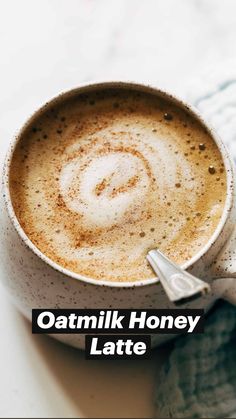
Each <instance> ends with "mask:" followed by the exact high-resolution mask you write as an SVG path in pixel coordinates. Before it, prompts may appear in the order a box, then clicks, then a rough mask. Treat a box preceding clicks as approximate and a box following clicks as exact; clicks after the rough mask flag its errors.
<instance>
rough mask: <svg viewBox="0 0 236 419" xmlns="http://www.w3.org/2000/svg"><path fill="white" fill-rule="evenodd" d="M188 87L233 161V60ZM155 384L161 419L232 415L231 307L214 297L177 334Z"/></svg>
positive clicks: (235, 316)
mask: <svg viewBox="0 0 236 419" xmlns="http://www.w3.org/2000/svg"><path fill="white" fill-rule="evenodd" d="M188 87H189V88H188V90H187V94H186V99H187V100H188V102H189V103H191V102H192V104H193V105H195V106H196V107H197V108H198V109H199V110H200V112H201V113H202V114H203V115H204V116H205V118H206V119H207V120H208V121H209V122H210V123H211V125H213V126H214V127H215V128H216V129H217V131H218V133H219V134H220V136H221V138H222V139H223V140H224V141H225V143H226V144H227V146H228V148H229V149H230V151H231V153H232V156H233V158H234V160H235V161H236V64H235V63H228V64H227V65H225V67H224V69H218V70H217V71H212V72H210V74H209V75H205V74H204V75H203V76H202V77H200V78H198V79H197V80H195V81H194V82H193V83H191V84H190V85H189V86H188ZM158 383H159V385H158V386H157V388H156V393H155V402H156V405H157V407H158V408H157V409H158V415H159V417H161V418H170V417H173V418H192V419H195V418H236V307H234V306H232V305H230V304H229V303H226V302H223V301H219V302H218V303H217V304H216V305H215V307H214V309H213V310H212V311H211V312H210V313H209V314H208V316H207V320H206V327H205V333H204V334H202V335H191V336H183V337H180V338H178V339H177V340H176V341H175V342H174V346H173V350H172V352H171V354H170V356H169V358H168V360H167V361H166V363H165V364H164V365H163V368H162V371H161V373H160V375H159V377H158ZM160 383H161V385H160Z"/></svg>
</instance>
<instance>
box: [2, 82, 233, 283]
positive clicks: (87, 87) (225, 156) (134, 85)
mask: <svg viewBox="0 0 236 419" xmlns="http://www.w3.org/2000/svg"><path fill="white" fill-rule="evenodd" d="M104 88H121V89H127V90H128V89H131V90H134V91H143V92H146V93H151V94H154V95H156V96H158V97H162V98H164V99H166V100H167V101H170V102H171V103H173V104H175V105H177V106H179V107H180V108H182V109H184V110H185V111H187V112H188V113H190V114H191V115H192V116H193V118H194V119H196V120H198V121H199V122H200V124H201V125H202V126H203V127H204V128H205V129H206V130H207V132H208V133H209V134H210V135H211V137H212V138H213V140H214V142H215V143H216V145H217V148H218V150H219V151H220V154H221V157H222V160H223V163H224V167H225V171H226V183H227V188H226V199H225V204H224V209H223V211H222V214H221V218H220V221H219V223H218V225H217V227H216V229H215V231H214V233H213V234H212V236H211V237H210V238H209V240H208V241H207V243H206V244H205V245H204V246H203V247H202V248H201V249H200V250H199V251H198V252H197V253H196V254H195V255H194V256H193V257H192V258H191V259H189V260H188V261H186V262H184V263H183V264H181V268H182V269H189V268H190V267H192V266H193V265H194V264H195V263H196V262H197V261H199V260H200V259H201V258H202V257H203V256H204V255H205V254H206V253H207V252H208V250H209V249H210V248H211V246H212V245H213V244H214V243H215V242H216V240H217V239H218V237H219V235H220V233H221V232H222V230H223V228H224V226H225V224H226V222H227V220H228V217H229V214H230V211H231V209H232V207H233V197H234V168H233V164H232V160H231V158H230V156H229V152H228V149H227V147H226V146H225V144H224V142H223V141H222V140H221V138H220V137H219V135H218V134H217V132H216V130H215V129H214V128H213V127H212V126H211V124H209V122H206V120H205V118H203V116H202V115H201V114H200V112H199V111H198V110H197V109H196V108H195V107H194V106H192V105H189V104H188V103H186V102H185V101H184V100H182V99H180V98H179V97H178V96H176V95H175V94H174V95H173V94H171V93H169V92H168V91H167V90H163V89H160V88H159V87H156V86H153V85H152V84H147V83H140V82H135V81H123V80H121V81H116V80H115V81H113V80H112V81H110V80H107V81H93V82H87V83H80V84H79V85H77V86H76V87H73V88H72V89H69V90H65V91H62V92H61V93H59V94H57V95H55V96H53V97H52V98H51V99H49V100H47V101H46V102H44V103H43V105H41V106H39V107H37V108H36V110H35V111H33V112H32V113H31V115H30V116H29V117H28V118H27V119H26V121H25V122H24V124H23V125H22V126H21V127H20V129H18V130H17V132H16V134H15V136H14V137H13V139H12V140H11V141H10V144H9V147H8V151H7V154H6V157H5V160H4V165H3V178H2V182H3V197H4V201H5V205H6V208H7V211H8V215H9V217H10V220H11V222H12V224H13V226H14V228H15V230H16V232H17V233H18V235H19V237H20V239H21V240H22V241H23V243H24V244H25V246H26V247H27V248H28V249H30V250H31V251H32V252H33V253H34V254H35V255H36V256H38V257H39V258H40V259H41V260H42V261H43V262H44V263H46V264H47V265H49V266H50V267H51V268H53V269H55V270H57V271H59V272H60V273H62V274H64V275H66V276H67V277H69V278H73V279H76V280H78V281H83V282H85V283H89V284H93V285H98V286H105V287H117V288H135V287H142V286H148V285H153V284H155V283H159V282H160V280H159V278H158V277H153V278H148V279H143V280H134V281H111V280H100V279H94V278H89V277H86V276H84V275H81V274H79V273H76V272H73V271H70V270H69V269H66V268H64V267H63V266H61V265H59V264H58V263H56V262H54V261H53V260H52V259H50V258H49V257H48V256H46V254H44V253H43V252H41V250H39V248H38V247H37V246H36V245H35V244H34V243H33V242H32V241H31V240H30V238H29V237H28V236H27V234H26V233H25V231H24V229H23V228H22V227H21V225H20V222H19V220H18V218H17V216H16V213H15V210H14V207H13V204H12V200H11V194H10V187H9V174H10V167H11V162H12V157H13V153H14V150H15V147H16V145H17V143H18V141H20V139H21V136H22V134H23V133H24V131H25V129H27V128H28V127H30V126H31V125H32V124H33V122H34V120H35V118H37V117H38V116H40V115H41V114H42V113H43V112H44V111H45V110H47V109H48V108H49V107H50V106H52V105H53V104H57V103H59V102H60V101H63V100H66V99H68V98H70V97H72V96H74V95H76V94H78V95H79V94H83V93H86V92H90V91H96V90H102V89H104Z"/></svg>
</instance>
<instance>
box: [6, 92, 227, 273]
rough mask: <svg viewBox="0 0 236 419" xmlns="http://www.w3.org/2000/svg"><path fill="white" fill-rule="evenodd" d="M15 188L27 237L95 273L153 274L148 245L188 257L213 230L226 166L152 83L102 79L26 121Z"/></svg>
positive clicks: (201, 131) (79, 269)
mask: <svg viewBox="0 0 236 419" xmlns="http://www.w3.org/2000/svg"><path fill="white" fill-rule="evenodd" d="M10 191H11V198H12V202H13V206H14V210H15V213H16V216H17V218H18V220H19V222H20V224H21V226H22V228H23V229H24V231H25V233H26V234H27V235H28V237H29V238H30V240H31V241H32V242H33V243H34V244H35V246H37V247H38V248H39V249H40V250H41V252H43V253H44V254H45V255H47V256H48V257H49V258H50V259H52V260H53V261H55V262H56V263H58V264H59V265H61V266H63V267H65V268H67V269H69V270H71V271H74V272H76V273H79V274H81V275H83V276H86V277H91V278H94V279H98V280H99V279H103V280H112V281H135V280H142V279H146V278H151V277H153V276H154V275H153V272H152V270H151V268H150V267H149V266H148V263H147V262H146V254H147V252H148V250H150V249H153V248H158V249H160V250H161V251H162V252H164V253H165V254H166V255H167V256H168V257H170V259H172V260H173V261H175V262H177V263H183V262H185V261H187V260H188V259H190V258H191V257H192V256H194V255H195V254H196V253H197V252H198V251H199V250H200V249H201V248H202V247H203V246H204V245H205V244H206V243H207V241H208V240H209V239H210V237H211V236H212V234H213V233H214V231H215V229H216V227H217V225H218V223H219V221H220V218H221V215H222V212H223V208H224V204H225V199H226V174H225V169H224V164H223V161H222V158H221V155H220V152H219V150H218V148H217V146H216V144H215V142H214V140H213V139H212V137H211V136H210V134H209V133H208V132H206V130H205V128H204V127H202V126H201V124H200V122H198V121H197V120H196V119H195V118H193V117H192V116H191V115H190V114H189V113H188V111H187V110H186V111H185V110H183V109H180V108H179V107H177V106H175V105H173V104H172V103H170V102H169V101H168V100H166V99H163V98H158V97H156V96H154V95H152V94H151V93H143V92H142V93H141V92H136V91H132V90H127V89H124V88H123V89H122V88H120V89H104V90H102V91H98V92H91V93H88V94H80V95H77V96H73V97H70V98H68V99H63V100H62V99H61V100H60V101H59V102H58V103H57V104H56V105H54V107H52V106H48V107H46V108H45V110H44V111H43V112H41V114H40V115H39V116H38V117H37V118H36V119H35V120H34V125H33V126H31V127H28V128H27V129H25V131H24V132H23V133H22V135H21V139H20V141H19V142H18V145H17V147H16V149H15V151H14V155H13V159H12V164H11V169H10Z"/></svg>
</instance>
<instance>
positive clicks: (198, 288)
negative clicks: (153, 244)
mask: <svg viewBox="0 0 236 419" xmlns="http://www.w3.org/2000/svg"><path fill="white" fill-rule="evenodd" d="M147 260H148V262H149V263H150V265H151V266H152V268H153V270H154V272H155V273H156V274H157V275H158V278H159V279H160V281H161V284H162V286H163V288H164V290H165V292H166V294H167V296H168V298H169V300H170V301H172V302H174V303H175V304H183V303H186V302H187V301H190V300H192V299H195V298H198V297H200V296H201V295H204V294H206V293H208V292H209V291H210V286H209V284H207V283H206V282H204V281H202V280H201V279H199V278H197V277H196V276H193V275H191V274H189V273H188V272H187V271H185V270H184V269H181V268H180V267H179V266H178V265H176V264H175V263H174V262H171V261H170V260H169V259H168V258H167V257H166V256H165V255H163V253H161V252H160V251H159V250H150V251H149V252H148V254H147Z"/></svg>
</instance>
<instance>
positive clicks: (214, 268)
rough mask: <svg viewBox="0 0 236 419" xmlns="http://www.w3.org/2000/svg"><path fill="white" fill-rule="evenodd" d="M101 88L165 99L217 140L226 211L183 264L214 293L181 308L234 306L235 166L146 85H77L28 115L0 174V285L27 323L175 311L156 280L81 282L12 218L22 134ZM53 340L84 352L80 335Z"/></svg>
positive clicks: (155, 338)
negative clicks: (102, 312) (52, 314)
mask: <svg viewBox="0 0 236 419" xmlns="http://www.w3.org/2000/svg"><path fill="white" fill-rule="evenodd" d="M104 86H106V87H116V88H123V89H124V88H127V89H132V90H136V91H137V90H138V91H144V92H151V93H152V94H154V95H157V96H159V97H164V98H167V99H168V100H169V101H171V102H173V103H174V104H176V105H177V106H178V107H180V108H182V109H185V110H187V111H188V112H189V113H190V114H191V115H193V116H194V118H196V119H197V120H199V121H200V122H201V124H202V125H203V126H204V127H205V128H206V129H207V131H208V132H210V134H211V136H212V137H213V139H214V140H215V142H216V144H217V146H218V148H219V150H220V152H221V155H222V158H223V161H224V164H225V169H226V173H227V198H226V203H225V207H224V210H223V213H222V217H221V220H220V223H219V224H218V227H217V229H216V230H215V232H214V234H213V236H212V237H211V239H210V240H209V241H208V243H207V244H206V245H205V246H204V247H203V248H202V249H201V250H200V251H199V252H198V253H197V254H196V255H195V256H194V257H193V258H192V259H191V260H189V261H188V262H186V263H185V264H184V265H183V268H184V269H188V271H191V272H192V273H193V274H194V275H196V276H199V277H200V278H203V279H204V280H206V281H208V282H209V283H210V284H211V285H212V293H211V294H210V295H207V296H205V297H201V298H199V299H197V300H195V301H192V302H190V303H188V304H185V305H183V306H182V307H183V308H205V309H208V308H209V307H211V305H212V304H213V303H214V301H215V300H216V299H217V298H218V297H219V296H223V297H225V298H227V299H229V300H230V301H231V302H233V303H236V280H234V278H236V233H235V232H234V226H235V221H236V205H235V193H236V192H235V190H236V189H235V175H234V169H233V163H232V161H231V159H230V157H229V155H228V152H227V150H226V148H225V146H224V144H223V143H222V141H221V140H220V139H219V138H218V136H217V134H216V133H215V132H214V131H213V130H212V129H211V128H209V126H208V125H207V124H206V122H205V121H204V120H203V119H202V117H201V116H200V115H199V114H198V113H197V112H196V110H193V109H192V108H191V107H189V106H188V105H187V104H185V103H183V102H182V101H181V100H179V99H177V98H176V97H173V96H171V95H170V94H168V93H166V92H163V91H160V90H159V89H157V88H154V87H150V86H145V85H140V84H135V83H130V82H127V83H125V82H106V83H97V84H89V85H86V86H80V87H78V88H76V89H73V90H71V91H69V92H66V93H62V94H61V95H59V96H58V97H56V98H54V99H52V100H51V101H50V102H49V103H47V104H46V105H44V106H43V107H42V108H40V109H39V110H38V111H36V112H35V113H34V114H33V116H31V118H30V119H29V120H28V121H27V122H26V124H25V125H24V126H23V128H22V129H21V130H20V131H19V133H18V134H17V136H16V137H15V138H14V139H13V141H12V143H11V145H10V148H9V151H8V154H7V157H6V160H5V164H4V170H3V172H4V173H3V198H4V199H2V202H1V222H0V231H1V241H0V243H1V245H0V257H1V263H2V266H3V276H2V277H1V280H2V281H3V282H4V284H5V285H6V287H7V288H8V290H9V292H10V294H11V296H12V297H13V300H14V302H15V304H16V305H17V307H18V308H19V309H20V311H21V312H22V313H23V314H24V315H25V316H26V317H27V318H29V319H31V310H32V308H70V309H74V308H140V309H148V308H173V304H172V303H170V301H169V300H168V298H167V297H166V295H165V292H164V291H163V289H162V286H161V284H160V283H159V281H158V278H154V279H153V278H152V279H151V278H150V279H147V280H144V281H136V282H132V283H131V282H125V283H124V282H122V283H121V282H109V281H102V280H99V281H98V280H95V279H92V278H84V277H82V276H80V275H79V274H77V273H74V272H71V271H69V270H67V269H65V268H63V267H61V266H59V265H58V264H56V263H55V262H53V261H52V260H51V259H49V258H48V257H47V256H46V255H45V254H43V253H42V252H40V250H39V249H38V248H37V247H36V246H35V245H34V244H33V243H32V242H31V241H30V240H29V238H28V237H27V236H26V234H25V232H24V231H23V229H22V228H21V226H20V224H19V222H18V220H17V218H16V215H15V213H14V209H13V206H12V202H11V197H10V192H9V168H10V164H11V159H12V154H13V151H14V148H15V146H16V144H17V143H18V141H20V139H21V136H22V134H23V133H24V131H25V129H26V128H28V127H29V126H31V125H33V124H34V121H35V118H37V117H38V116H39V115H40V113H41V112H43V111H44V110H45V109H46V108H47V106H49V105H52V103H55V102H58V101H63V100H64V99H66V98H68V97H71V96H73V95H75V94H80V93H86V92H88V91H95V90H100V89H103V88H104ZM4 201H5V202H4ZM220 278H221V279H220ZM172 336H173V335H172ZM55 337H56V338H57V339H59V340H61V341H63V342H65V343H67V344H70V345H72V346H75V347H78V348H84V336H83V335H80V334H73V335H70V334H69V335H66V334H64V335H55ZM169 338H170V335H168V336H165V335H154V336H153V340H152V341H153V346H156V345H158V344H160V343H161V342H164V341H165V340H167V339H169Z"/></svg>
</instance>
